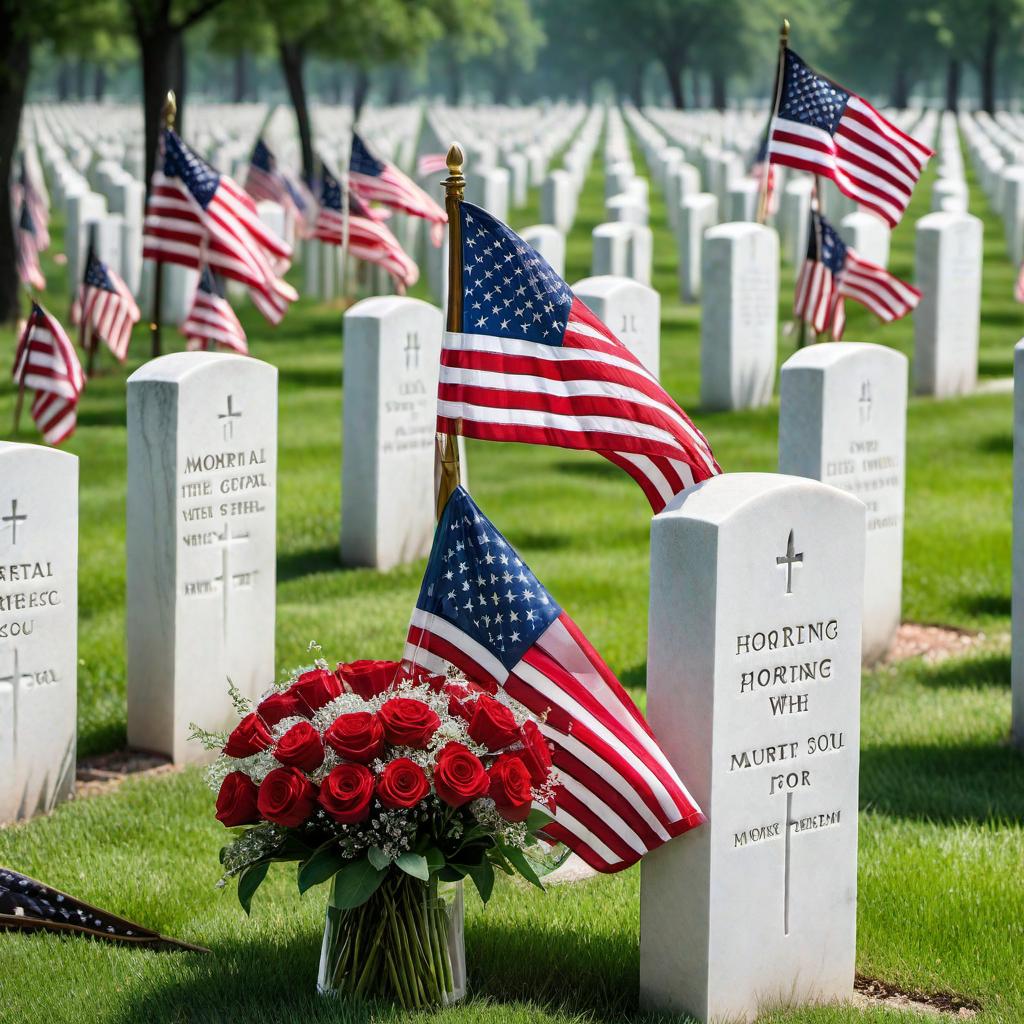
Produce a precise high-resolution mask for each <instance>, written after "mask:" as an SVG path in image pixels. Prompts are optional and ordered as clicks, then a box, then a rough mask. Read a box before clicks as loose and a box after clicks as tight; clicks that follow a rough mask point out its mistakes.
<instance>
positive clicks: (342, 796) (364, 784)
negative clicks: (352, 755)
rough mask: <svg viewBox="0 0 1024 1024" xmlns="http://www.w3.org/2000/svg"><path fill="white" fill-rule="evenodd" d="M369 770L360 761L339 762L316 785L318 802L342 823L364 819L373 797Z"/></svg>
mask: <svg viewBox="0 0 1024 1024" xmlns="http://www.w3.org/2000/svg"><path fill="white" fill-rule="evenodd" d="M373 787H374V778H373V772H371V771H370V769H369V768H366V767H364V766H363V765H361V764H340V765H338V767H337V768H332V769H331V770H330V772H328V773H327V777H326V778H325V779H324V781H323V783H322V784H321V786H320V796H319V797H318V799H319V801H320V806H321V807H322V808H323V809H324V810H325V811H326V812H327V813H328V814H329V815H330V816H331V817H332V818H333V819H334V820H335V821H340V822H342V823H343V824H345V825H351V824H353V823H354V822H357V821H365V820H366V819H367V818H368V817H369V816H370V801H371V800H372V799H373Z"/></svg>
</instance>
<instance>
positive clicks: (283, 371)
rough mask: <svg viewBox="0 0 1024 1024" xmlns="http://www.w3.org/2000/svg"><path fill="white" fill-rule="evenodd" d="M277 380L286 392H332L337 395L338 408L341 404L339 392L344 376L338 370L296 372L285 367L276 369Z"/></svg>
mask: <svg viewBox="0 0 1024 1024" xmlns="http://www.w3.org/2000/svg"><path fill="white" fill-rule="evenodd" d="M278 378H279V380H280V386H281V389H282V390H286V391H299V390H302V391H305V390H306V389H310V388H311V389H312V390H314V391H333V392H336V393H337V395H338V400H339V407H340V404H341V391H340V390H339V389H340V388H341V387H343V386H344V383H345V379H344V374H343V373H342V372H341V370H340V369H339V370H338V372H337V373H334V372H327V373H325V372H324V371H323V370H297V369H289V368H288V366H287V365H284V366H281V367H279V368H278Z"/></svg>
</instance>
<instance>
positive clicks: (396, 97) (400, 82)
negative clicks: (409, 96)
mask: <svg viewBox="0 0 1024 1024" xmlns="http://www.w3.org/2000/svg"><path fill="white" fill-rule="evenodd" d="M404 96H405V68H403V67H401V66H400V65H399V66H397V67H395V68H392V70H391V80H390V81H389V82H388V96H387V101H388V103H389V104H390V105H391V106H396V105H397V104H399V103H401V102H402V98H403V97H404Z"/></svg>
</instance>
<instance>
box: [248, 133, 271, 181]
mask: <svg viewBox="0 0 1024 1024" xmlns="http://www.w3.org/2000/svg"><path fill="white" fill-rule="evenodd" d="M252 165H253V167H256V168H258V169H259V170H261V171H266V172H267V173H268V174H269V173H270V172H271V171H276V170H277V161H276V160H275V159H274V154H273V153H271V152H270V150H269V149H267V145H266V143H265V142H264V141H263V140H262V139H257V140H256V146H255V148H254V149H253V151H252Z"/></svg>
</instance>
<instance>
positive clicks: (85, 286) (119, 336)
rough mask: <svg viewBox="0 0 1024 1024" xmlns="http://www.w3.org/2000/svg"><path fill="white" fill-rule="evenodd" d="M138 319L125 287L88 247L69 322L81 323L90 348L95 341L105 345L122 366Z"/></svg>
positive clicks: (133, 302)
mask: <svg viewBox="0 0 1024 1024" xmlns="http://www.w3.org/2000/svg"><path fill="white" fill-rule="evenodd" d="M141 316H142V314H141V313H140V312H139V307H138V306H137V305H136V304H135V299H134V297H133V296H132V293H131V291H130V290H129V288H128V285H126V284H125V283H124V281H123V280H121V277H120V276H119V275H118V274H117V273H115V271H113V270H111V268H110V267H108V266H107V265H106V263H104V262H103V260H101V259H100V258H99V257H98V256H97V255H96V251H95V250H94V249H93V248H92V247H91V246H90V248H89V254H88V256H87V257H86V261H85V275H84V277H83V278H82V284H81V287H80V288H79V292H78V297H77V298H76V300H75V303H74V305H73V306H72V309H71V322H72V323H73V324H80V323H85V324H86V326H87V328H88V333H89V335H90V337H89V339H88V341H89V344H90V347H91V346H92V345H94V344H95V343H96V339H97V338H98V339H100V340H101V341H104V342H106V345H107V347H108V348H109V349H110V351H111V352H112V353H113V354H114V356H115V357H116V358H117V359H118V360H120V362H122V363H123V362H124V361H125V359H126V358H127V357H128V344H129V342H130V341H131V339H132V327H134V326H135V324H137V323H138V322H139V320H140V319H141Z"/></svg>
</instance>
